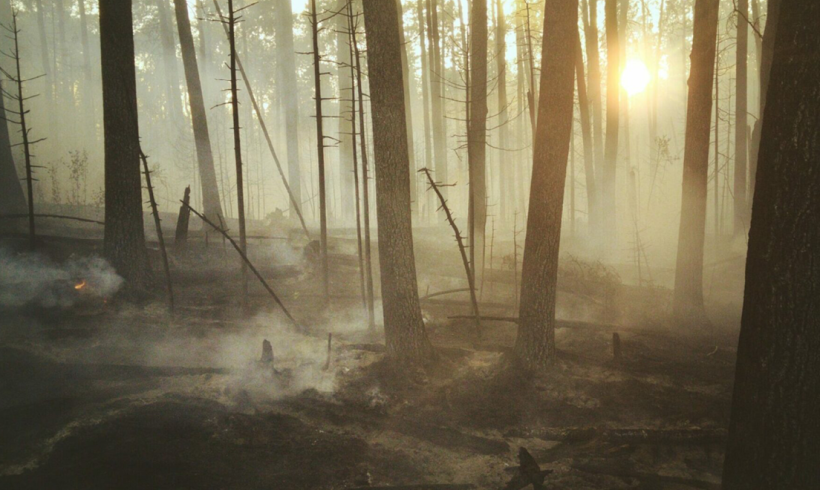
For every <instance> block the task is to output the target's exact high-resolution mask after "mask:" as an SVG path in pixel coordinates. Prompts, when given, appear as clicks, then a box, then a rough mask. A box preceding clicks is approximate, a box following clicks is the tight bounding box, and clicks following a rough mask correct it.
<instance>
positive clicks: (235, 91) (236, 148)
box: [220, 0, 248, 301]
mask: <svg viewBox="0 0 820 490" xmlns="http://www.w3.org/2000/svg"><path fill="white" fill-rule="evenodd" d="M220 17H221V16H220ZM222 21H223V22H226V23H227V25H228V44H229V49H230V61H229V64H228V69H229V70H230V76H231V79H230V83H231V89H230V94H231V121H232V123H233V154H234V161H235V163H236V209H237V216H238V218H239V248H240V249H241V252H242V253H243V254H247V253H248V241H247V237H246V232H245V231H246V230H245V186H244V183H243V180H244V174H243V164H242V140H241V135H240V129H241V126H240V125H239V88H238V87H237V75H236V72H237V67H236V59H237V55H236V23H237V19H236V17H235V11H234V8H233V0H228V13H227V17H226V18H224V19H222ZM242 288H243V291H244V293H245V296H244V297H243V298H245V297H247V295H248V266H247V264H246V263H245V261H244V260H243V261H242ZM243 301H244V300H243Z"/></svg>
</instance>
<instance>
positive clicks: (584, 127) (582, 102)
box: [575, 34, 598, 235]
mask: <svg viewBox="0 0 820 490" xmlns="http://www.w3.org/2000/svg"><path fill="white" fill-rule="evenodd" d="M575 39H576V40H575V46H576V54H575V81H576V84H577V86H578V106H579V109H580V111H579V112H580V113H581V136H582V140H583V143H584V173H585V174H586V185H587V226H588V229H589V234H590V235H592V233H593V230H596V229H597V222H596V221H595V220H596V218H597V216H596V214H595V211H596V210H597V208H598V202H597V199H598V188H597V186H596V181H595V168H594V162H595V157H594V155H593V149H592V130H591V128H590V117H589V98H588V97H587V89H586V79H585V78H584V55H583V53H582V52H581V36H580V34H579V35H577V36H576V38H575Z"/></svg>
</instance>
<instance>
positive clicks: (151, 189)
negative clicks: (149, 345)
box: [140, 149, 174, 315]
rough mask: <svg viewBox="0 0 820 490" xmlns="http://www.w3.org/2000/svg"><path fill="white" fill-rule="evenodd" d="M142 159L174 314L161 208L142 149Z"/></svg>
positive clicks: (172, 290) (170, 308)
mask: <svg viewBox="0 0 820 490" xmlns="http://www.w3.org/2000/svg"><path fill="white" fill-rule="evenodd" d="M140 159H141V160H142V168H143V170H144V173H145V185H146V187H148V203H149V204H150V205H151V214H152V215H153V216H154V226H155V227H156V229H157V241H159V251H160V253H161V254H162V269H163V271H164V272H165V287H166V288H167V290H168V309H169V310H170V311H171V314H172V315H173V314H174V285H173V281H171V268H170V267H169V266H168V252H167V251H166V250H165V238H163V236H162V225H161V221H160V219H159V209H158V208H157V200H156V199H154V187H153V186H152V185H151V171H150V170H149V169H148V157H147V156H145V153H143V151H142V149H140Z"/></svg>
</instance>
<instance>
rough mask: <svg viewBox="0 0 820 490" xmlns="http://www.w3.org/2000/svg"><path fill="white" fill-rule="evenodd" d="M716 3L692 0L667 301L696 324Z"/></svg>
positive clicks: (700, 316)
mask: <svg viewBox="0 0 820 490" xmlns="http://www.w3.org/2000/svg"><path fill="white" fill-rule="evenodd" d="M718 5H719V2H718V0H697V1H696V2H695V17H694V24H693V30H694V34H693V37H692V55H691V60H692V66H691V68H690V74H689V96H688V99H687V100H688V107H687V111H686V143H685V145H686V146H685V149H684V154H683V198H682V202H681V218H680V232H679V234H678V257H677V264H676V268H675V292H674V297H673V303H672V307H673V310H674V314H675V317H676V318H678V319H679V320H681V321H684V322H686V323H688V324H692V325H700V326H702V325H703V323H704V322H705V321H706V318H705V312H704V310H703V240H704V235H705V233H706V195H707V182H708V179H709V133H710V130H711V124H710V123H711V117H712V82H713V79H712V77H713V76H714V70H715V49H716V42H717V25H718Z"/></svg>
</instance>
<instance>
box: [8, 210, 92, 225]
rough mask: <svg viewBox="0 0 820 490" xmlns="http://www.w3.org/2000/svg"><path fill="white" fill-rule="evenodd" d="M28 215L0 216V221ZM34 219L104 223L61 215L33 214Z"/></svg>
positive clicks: (27, 215)
mask: <svg viewBox="0 0 820 490" xmlns="http://www.w3.org/2000/svg"><path fill="white" fill-rule="evenodd" d="M28 217H29V214H28V213H25V214H0V219H19V218H28ZM34 217H35V218H56V219H70V220H74V221H82V222H83V223H94V224H96V225H105V222H104V221H97V220H95V219H87V218H78V217H76V216H64V215H62V214H39V213H35V214H34Z"/></svg>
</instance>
